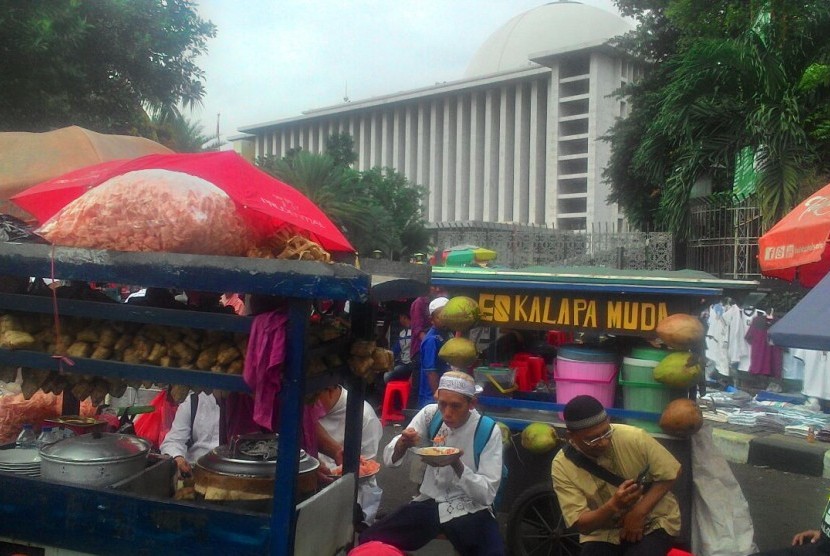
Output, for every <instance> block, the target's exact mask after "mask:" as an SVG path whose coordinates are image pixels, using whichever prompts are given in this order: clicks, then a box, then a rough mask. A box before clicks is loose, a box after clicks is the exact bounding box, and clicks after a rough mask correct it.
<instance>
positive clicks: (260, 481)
mask: <svg viewBox="0 0 830 556" xmlns="http://www.w3.org/2000/svg"><path fill="white" fill-rule="evenodd" d="M278 446H279V441H278V435H276V434H249V435H241V436H237V437H235V438H234V439H233V441H232V442H231V444H230V445H222V446H218V447H216V448H214V449H213V450H211V451H210V452H208V453H207V454H205V455H204V456H202V457H201V458H199V461H197V462H196V465H195V466H194V467H193V478H194V480H195V490H196V493H197V495H198V496H199V497H203V498H204V499H205V500H207V501H211V502H216V503H221V504H227V505H232V506H235V507H239V508H244V509H250V510H259V511H270V507H271V504H272V503H273V495H274V480H275V478H276V473H277V451H278ZM299 457H300V461H299V471H298V474H297V499H298V501H300V500H304V499H305V498H308V497H309V496H311V495H312V494H314V493H315V492H316V491H317V468H318V467H319V466H320V462H319V461H317V459H316V458H313V457H311V456H309V455H308V454H306V453H305V451H303V450H300V454H299Z"/></svg>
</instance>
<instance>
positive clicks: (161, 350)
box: [147, 343, 167, 364]
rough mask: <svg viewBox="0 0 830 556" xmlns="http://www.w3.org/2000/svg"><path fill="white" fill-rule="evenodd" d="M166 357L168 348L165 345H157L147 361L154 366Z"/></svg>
mask: <svg viewBox="0 0 830 556" xmlns="http://www.w3.org/2000/svg"><path fill="white" fill-rule="evenodd" d="M165 355H167V346H166V345H164V344H159V343H156V344H154V345H153V348H152V349H151V350H150V354H149V355H148V356H147V361H148V362H150V363H153V364H158V362H159V361H160V360H161V358H162V357H164V356H165Z"/></svg>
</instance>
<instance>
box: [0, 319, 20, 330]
mask: <svg viewBox="0 0 830 556" xmlns="http://www.w3.org/2000/svg"><path fill="white" fill-rule="evenodd" d="M9 330H21V331H22V330H23V323H21V322H20V319H19V318H18V317H17V316H16V315H3V316H0V333H2V332H8V331H9Z"/></svg>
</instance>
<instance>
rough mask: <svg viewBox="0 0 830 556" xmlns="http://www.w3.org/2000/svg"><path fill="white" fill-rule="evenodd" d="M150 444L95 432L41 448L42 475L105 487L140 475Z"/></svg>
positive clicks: (46, 477)
mask: <svg viewBox="0 0 830 556" xmlns="http://www.w3.org/2000/svg"><path fill="white" fill-rule="evenodd" d="M149 453H150V443H149V442H148V441H146V440H144V439H143V438H138V437H136V436H130V435H127V434H117V433H105V432H104V433H102V432H93V433H90V434H83V435H80V436H73V437H71V438H65V439H63V440H60V441H58V442H55V443H54V444H48V445H46V446H44V447H43V448H41V449H40V475H41V477H43V478H44V479H51V480H54V481H60V482H63V483H70V484H76V485H82V486H92V487H103V486H110V485H113V484H115V483H117V482H119V481H122V480H124V479H126V478H127V477H131V476H133V475H135V474H136V473H139V472H141V471H142V470H144V468H145V467H146V466H147V454H149Z"/></svg>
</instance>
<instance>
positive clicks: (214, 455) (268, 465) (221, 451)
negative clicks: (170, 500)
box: [196, 445, 320, 478]
mask: <svg viewBox="0 0 830 556" xmlns="http://www.w3.org/2000/svg"><path fill="white" fill-rule="evenodd" d="M273 456H274V457H273V458H271V459H253V458H249V457H248V458H246V457H245V456H244V455H242V456H240V455H239V454H232V453H231V451H230V447H229V446H227V445H222V446H217V447H216V448H214V449H213V450H211V451H210V452H208V453H207V454H205V455H204V456H202V457H200V458H199V461H197V462H196V465H198V466H200V467H203V468H204V469H206V470H208V471H212V472H214V473H219V474H222V475H234V476H244V477H265V478H273V477H274V476H276V474H277V459H276V452H274V454H273ZM299 456H300V463H299V473H300V474H302V473H308V472H310V471H314V470H315V469H317V468H318V467H320V462H319V461H317V459H315V458H313V457H311V456H309V455H308V454H306V452H305V450H300V454H299Z"/></svg>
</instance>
